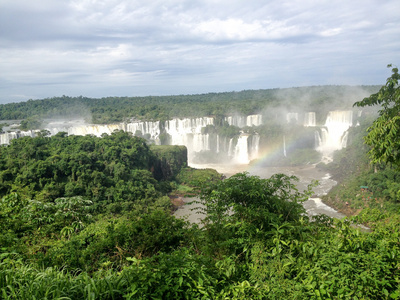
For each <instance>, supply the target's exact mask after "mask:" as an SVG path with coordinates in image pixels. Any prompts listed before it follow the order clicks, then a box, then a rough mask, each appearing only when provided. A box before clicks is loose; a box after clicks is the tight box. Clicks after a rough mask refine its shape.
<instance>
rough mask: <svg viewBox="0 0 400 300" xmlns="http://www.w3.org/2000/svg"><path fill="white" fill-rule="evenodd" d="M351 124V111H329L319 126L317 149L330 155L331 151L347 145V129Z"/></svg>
mask: <svg viewBox="0 0 400 300" xmlns="http://www.w3.org/2000/svg"><path fill="white" fill-rule="evenodd" d="M351 126H353V112H352V111H331V112H329V114H328V117H327V119H326V122H325V126H324V127H323V128H321V135H320V140H319V144H318V147H317V150H318V151H320V152H322V154H323V155H325V156H328V157H329V156H331V154H332V153H333V151H335V150H340V149H342V148H344V147H346V145H347V130H348V129H349V128H350V127H351Z"/></svg>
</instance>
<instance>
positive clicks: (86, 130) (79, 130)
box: [67, 124, 123, 137]
mask: <svg viewBox="0 0 400 300" xmlns="http://www.w3.org/2000/svg"><path fill="white" fill-rule="evenodd" d="M115 130H123V126H122V124H110V125H80V126H73V127H69V128H68V131H67V132H68V135H88V134H91V135H95V136H98V137H100V136H101V135H102V134H104V133H106V134H111V133H113V132H114V131H115Z"/></svg>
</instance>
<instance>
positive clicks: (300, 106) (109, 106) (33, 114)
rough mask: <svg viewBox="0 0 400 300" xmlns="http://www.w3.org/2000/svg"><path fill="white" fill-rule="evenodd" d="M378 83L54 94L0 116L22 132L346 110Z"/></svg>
mask: <svg viewBox="0 0 400 300" xmlns="http://www.w3.org/2000/svg"><path fill="white" fill-rule="evenodd" d="M377 88H379V87H378V86H314V87H299V88H287V89H268V90H245V91H241V92H225V93H209V94H200V95H175V96H147V97H106V98H101V99H95V98H87V97H83V96H80V97H69V96H65V95H64V96H61V97H53V98H47V99H38V100H28V101H26V102H20V103H9V104H1V105H0V120H24V121H25V122H24V127H23V128H21V129H23V130H26V129H36V128H38V127H39V126H40V121H41V120H43V119H49V118H50V119H51V118H68V117H69V118H71V117H74V118H77V117H82V118H86V121H87V122H88V123H94V124H107V123H115V122H122V121H125V120H126V119H130V118H132V117H134V118H136V119H138V120H142V121H146V120H168V119H171V118H173V117H203V116H225V115H229V114H234V113H240V114H243V115H250V114H255V113H259V112H261V111H263V110H264V109H265V107H266V106H267V105H268V107H270V108H273V107H285V108H286V109H288V110H290V109H293V110H300V111H306V110H307V109H311V111H315V112H316V113H317V115H320V116H321V117H323V114H320V112H325V111H329V110H333V109H342V108H346V109H347V108H348V107H349V106H351V105H352V103H354V102H355V101H357V100H358V99H359V98H360V95H361V97H364V96H368V95H369V94H371V93H372V92H375V91H376V90H377Z"/></svg>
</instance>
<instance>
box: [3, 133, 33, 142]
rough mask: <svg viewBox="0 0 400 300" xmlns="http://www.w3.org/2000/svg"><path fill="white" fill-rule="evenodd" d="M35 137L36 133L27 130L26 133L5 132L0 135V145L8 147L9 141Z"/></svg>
mask: <svg viewBox="0 0 400 300" xmlns="http://www.w3.org/2000/svg"><path fill="white" fill-rule="evenodd" d="M25 136H29V137H35V136H36V131H34V130H28V131H17V132H7V133H1V134H0V145H9V144H10V142H11V140H13V139H18V138H21V137H25Z"/></svg>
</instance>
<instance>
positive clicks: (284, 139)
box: [283, 136, 286, 157]
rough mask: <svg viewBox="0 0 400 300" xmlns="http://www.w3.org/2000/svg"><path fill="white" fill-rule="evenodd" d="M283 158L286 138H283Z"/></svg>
mask: <svg viewBox="0 0 400 300" xmlns="http://www.w3.org/2000/svg"><path fill="white" fill-rule="evenodd" d="M283 156H284V157H286V138H285V136H283Z"/></svg>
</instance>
